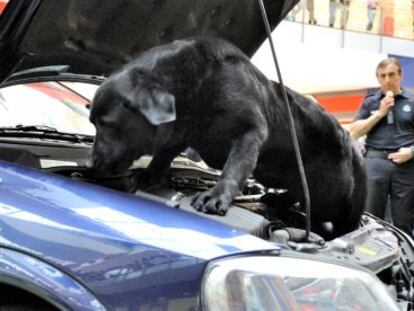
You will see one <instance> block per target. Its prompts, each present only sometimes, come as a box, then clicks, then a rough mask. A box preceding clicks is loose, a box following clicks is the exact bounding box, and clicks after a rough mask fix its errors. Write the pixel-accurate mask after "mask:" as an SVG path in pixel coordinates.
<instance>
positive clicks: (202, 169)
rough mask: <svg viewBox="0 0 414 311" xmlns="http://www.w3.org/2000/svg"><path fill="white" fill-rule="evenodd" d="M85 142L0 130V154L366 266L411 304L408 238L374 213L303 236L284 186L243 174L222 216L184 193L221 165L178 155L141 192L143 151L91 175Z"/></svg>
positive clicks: (300, 218)
mask: <svg viewBox="0 0 414 311" xmlns="http://www.w3.org/2000/svg"><path fill="white" fill-rule="evenodd" d="M90 149H91V145H90V144H86V143H75V144H74V143H64V144H62V143H61V142H59V143H57V142H53V141H47V140H46V141H45V140H43V141H39V140H37V139H30V140H24V142H18V143H16V140H14V141H12V140H11V139H10V140H9V139H7V138H2V141H1V142H0V159H2V160H6V161H9V162H13V163H16V164H19V165H23V166H28V167H31V168H34V169H40V170H43V171H45V172H49V173H53V174H57V175H61V176H65V177H67V178H71V179H74V180H79V181H83V182H88V183H92V184H95V185H100V186H103V187H107V188H111V189H115V190H118V191H122V192H127V193H134V194H135V195H137V196H145V195H148V194H150V195H152V196H155V197H156V198H157V199H159V200H162V201H163V202H164V203H165V204H166V205H168V206H170V207H171V208H177V209H182V210H185V211H188V212H190V213H195V214H198V215H200V216H203V217H207V218H210V219H213V220H216V221H218V222H221V223H224V224H227V225H229V226H231V227H234V228H236V229H240V230H244V231H246V232H249V233H250V234H252V235H255V236H257V237H259V238H261V239H264V240H267V241H269V242H272V243H276V244H277V245H278V246H280V247H282V248H284V249H286V250H292V251H297V252H299V253H303V254H310V255H312V256H315V257H317V258H318V260H324V261H335V262H336V263H338V262H339V263H343V264H349V265H352V266H360V267H363V268H366V269H368V270H370V271H371V272H372V273H374V274H375V275H377V276H378V277H379V278H380V279H381V280H382V282H383V283H384V284H385V285H386V286H387V288H388V289H389V291H390V293H391V294H392V295H393V296H394V297H395V299H396V300H397V301H399V303H400V305H401V306H402V309H404V310H412V309H413V302H414V284H413V282H414V279H413V273H414V266H413V264H414V251H413V250H414V245H412V244H411V243H412V242H411V240H410V239H407V236H406V234H405V233H403V232H402V231H401V230H399V229H397V228H395V227H394V226H392V225H391V224H389V223H387V222H385V221H383V220H381V219H378V218H376V217H374V216H372V215H369V214H364V215H363V217H362V219H361V225H360V228H359V229H357V230H355V231H353V232H349V233H348V234H345V235H343V236H341V237H337V238H334V239H332V240H324V239H323V238H321V237H320V236H319V235H317V234H315V233H311V235H310V238H311V239H310V241H307V240H306V239H305V222H306V215H305V213H304V211H303V208H301V206H300V205H299V204H298V203H296V202H294V200H292V198H291V197H289V193H288V192H287V191H286V190H284V189H266V188H265V187H264V186H263V185H261V184H259V183H257V182H256V181H255V180H254V179H249V180H248V181H247V183H246V186H245V188H244V190H243V193H241V194H240V195H239V196H237V197H235V198H234V201H233V204H232V207H231V208H230V209H229V211H228V213H227V214H226V216H218V215H211V214H204V213H200V212H197V211H195V210H194V209H193V208H192V206H191V197H192V195H193V194H195V193H196V192H198V191H205V190H208V189H209V188H211V187H212V186H214V185H215V183H216V182H217V180H218V178H219V176H220V171H217V170H214V169H211V168H209V167H207V166H206V165H205V164H204V162H195V161H192V160H190V159H188V158H186V157H177V158H176V159H175V160H174V161H173V163H172V164H171V168H170V170H169V173H168V177H167V178H166V180H165V181H164V182H163V183H161V184H159V185H156V186H152V187H149V188H148V189H145V192H143V191H142V190H135V189H134V176H136V174H137V173H138V172H139V171H142V170H143V169H145V167H146V166H147V165H148V164H149V162H150V160H151V158H150V157H147V156H145V157H142V158H141V159H139V160H138V161H136V162H134V164H133V165H132V166H131V168H130V169H129V170H128V172H127V173H125V174H123V175H119V176H111V177H105V178H98V177H96V176H93V175H92V174H91V173H90V172H89V170H88V168H87V167H86V162H87V160H88V157H89V153H90ZM326 225H327V227H328V228H329V224H326Z"/></svg>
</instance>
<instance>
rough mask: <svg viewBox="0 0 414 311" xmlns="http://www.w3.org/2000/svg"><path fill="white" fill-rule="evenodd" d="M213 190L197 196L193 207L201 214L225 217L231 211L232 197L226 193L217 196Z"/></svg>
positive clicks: (194, 198)
mask: <svg viewBox="0 0 414 311" xmlns="http://www.w3.org/2000/svg"><path fill="white" fill-rule="evenodd" d="M212 190H213V189H212ZM212 190H209V191H205V192H201V193H198V194H196V195H195V196H194V197H193V199H192V202H191V205H192V206H193V207H194V208H195V209H196V210H197V211H199V212H203V213H207V214H218V215H221V216H224V215H225V214H226V213H227V210H228V209H229V205H230V202H231V197H229V196H228V195H226V194H225V193H222V194H216V193H214V191H212Z"/></svg>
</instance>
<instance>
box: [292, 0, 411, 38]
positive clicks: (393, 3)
mask: <svg viewBox="0 0 414 311" xmlns="http://www.w3.org/2000/svg"><path fill="white" fill-rule="evenodd" d="M377 3H378V5H377V7H376V9H369V8H368V0H343V1H340V0H302V1H301V2H299V3H298V4H297V5H296V7H294V8H293V9H292V11H291V12H290V13H289V14H288V16H287V17H286V19H287V20H291V21H295V22H299V23H304V24H307V23H308V24H313V25H319V26H325V27H332V28H336V29H343V30H349V31H356V32H364V33H371V34H377V35H383V36H390V37H395V38H400V39H408V40H414V0H378V1H377ZM312 10H313V12H312ZM370 21H372V22H370Z"/></svg>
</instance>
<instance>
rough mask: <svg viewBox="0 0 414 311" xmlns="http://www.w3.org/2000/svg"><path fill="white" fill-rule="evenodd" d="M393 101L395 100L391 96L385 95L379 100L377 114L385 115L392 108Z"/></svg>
mask: <svg viewBox="0 0 414 311" xmlns="http://www.w3.org/2000/svg"><path fill="white" fill-rule="evenodd" d="M394 103H395V100H394V97H393V96H385V97H384V98H383V99H382V100H381V102H380V106H379V110H378V114H379V115H380V116H381V117H385V116H386V115H387V114H388V112H389V111H390V109H391V108H392V106H394Z"/></svg>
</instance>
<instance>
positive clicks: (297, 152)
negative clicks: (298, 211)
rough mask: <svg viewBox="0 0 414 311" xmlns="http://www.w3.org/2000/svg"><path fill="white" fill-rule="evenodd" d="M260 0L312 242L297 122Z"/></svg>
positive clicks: (309, 212) (308, 232)
mask: <svg viewBox="0 0 414 311" xmlns="http://www.w3.org/2000/svg"><path fill="white" fill-rule="evenodd" d="M257 1H258V2H259V6H260V11H261V13H262V18H263V23H264V25H265V28H266V33H267V38H268V40H269V45H270V49H271V51H272V56H273V62H274V64H275V68H276V73H277V76H278V79H279V84H280V88H281V91H282V94H283V99H284V103H285V106H286V111H287V114H288V120H289V130H290V134H291V137H292V141H293V149H294V151H295V156H296V161H297V164H298V169H299V175H300V179H301V182H302V189H303V194H304V197H305V211H306V235H305V240H306V241H308V242H312V241H310V237H309V236H310V230H311V228H310V227H311V225H310V217H311V202H310V196H309V188H308V182H307V180H306V174H305V168H304V166H303V162H302V156H301V154H300V149H299V143H298V137H297V134H296V130H295V122H294V120H293V117H292V112H291V110H290V105H289V99H288V97H287V93H286V89H285V85H284V84H283V80H282V74H281V72H280V68H279V63H278V61H277V57H276V51H275V47H274V44H273V40H272V31H271V29H270V24H269V20H268V18H267V14H266V9H265V6H264V4H263V0H257Z"/></svg>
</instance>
